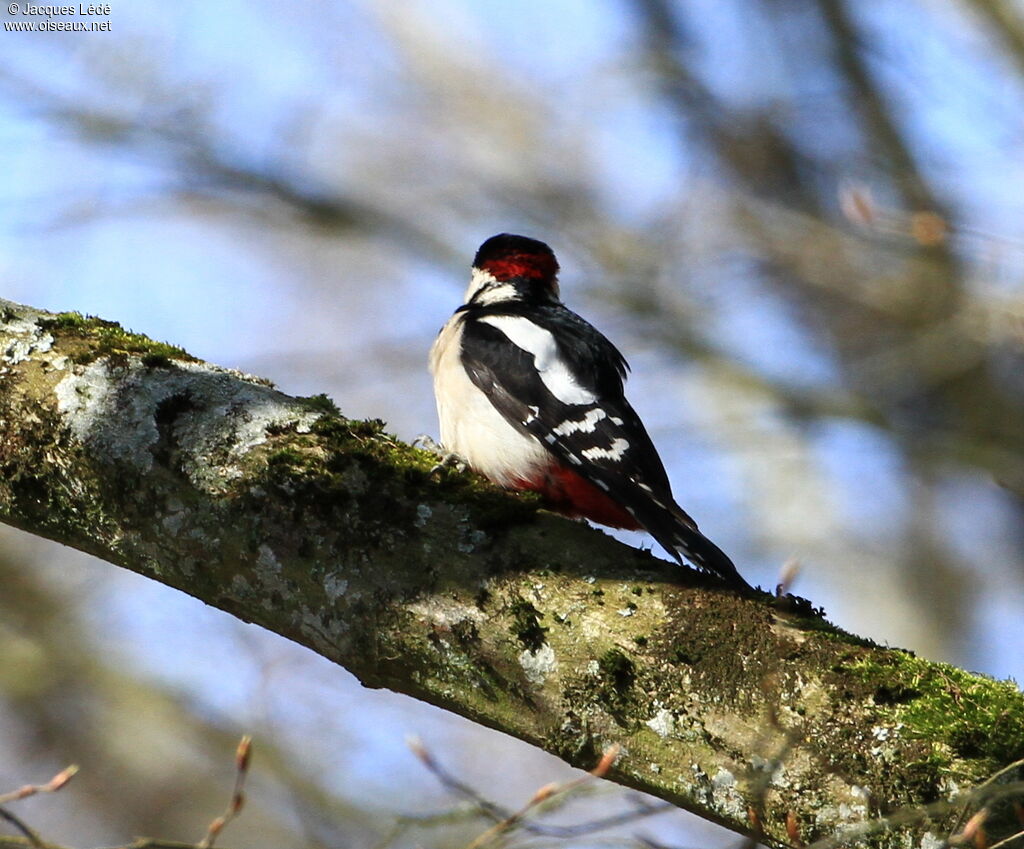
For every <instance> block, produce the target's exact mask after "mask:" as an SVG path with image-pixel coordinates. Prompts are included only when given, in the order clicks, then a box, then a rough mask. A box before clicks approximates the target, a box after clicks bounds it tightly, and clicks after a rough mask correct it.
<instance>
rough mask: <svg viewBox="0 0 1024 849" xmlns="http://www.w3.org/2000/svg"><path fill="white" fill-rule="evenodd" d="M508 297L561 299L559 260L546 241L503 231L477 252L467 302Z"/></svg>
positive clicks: (493, 301)
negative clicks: (559, 297) (559, 296)
mask: <svg viewBox="0 0 1024 849" xmlns="http://www.w3.org/2000/svg"><path fill="white" fill-rule="evenodd" d="M506 300H533V301H548V302H552V301H554V302H557V301H558V260H557V259H555V254H554V251H552V250H551V248H549V247H548V246H547V245H545V244H544V243H543V242H540V241H537V239H530V238H527V237H526V236H514V235H512V234H510V233H502V234H500V235H498V236H491V238H489V239H488V240H487V241H486V242H484V243H483V244H482V245H481V246H480V249H479V250H478V251H477V252H476V256H475V257H474V258H473V277H472V279H471V280H470V283H469V289H468V290H467V291H466V303H470V302H472V303H477V304H490V303H496V302H498V301H506Z"/></svg>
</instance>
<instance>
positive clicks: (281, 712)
mask: <svg viewBox="0 0 1024 849" xmlns="http://www.w3.org/2000/svg"><path fill="white" fill-rule="evenodd" d="M31 20H35V21H36V22H37V23H39V22H41V21H43V20H45V18H42V17H39V16H36V17H35V18H33V17H29V16H25V15H23V14H20V13H12V12H11V9H10V8H8V7H5V9H4V10H0V21H2V22H3V23H9V22H11V21H31ZM55 20H57V19H55ZM60 20H79V21H86V20H89V19H88V18H85V17H82V16H79V15H77V14H76V15H75V16H73V17H71V18H64V19H60ZM95 20H99V21H104V20H106V21H109V22H110V30H111V31H110V32H84V33H83V32H70V33H65V32H12V31H7V30H4V31H0V151H2V153H0V162H2V163H3V168H2V173H3V177H2V179H0V294H2V295H3V296H4V297H7V298H10V299H13V300H15V301H20V302H23V303H29V304H32V305H34V306H37V307H41V308H45V309H49V310H54V311H61V310H80V311H82V312H85V313H90V314H95V315H99V316H102V317H103V318H106V319H112V320H116V321H119V322H121V323H122V324H124V325H125V326H127V327H130V328H131V329H133V330H136V331H139V332H143V333H146V334H148V335H150V336H152V337H154V338H157V339H161V340H166V341H170V342H173V343H175V344H179V345H182V346H184V347H185V348H186V349H187V350H188V351H189V352H191V353H193V354H195V355H196V356H199V357H202V358H204V359H207V360H210V361H212V362H215V363H218V364H221V365H225V366H231V367H234V368H238V369H241V370H243V371H248V372H252V373H255V374H259V375H262V376H265V377H268V378H270V379H272V380H274V381H275V382H276V383H277V384H278V385H279V387H280V388H281V389H282V390H283V391H285V392H288V393H291V394H300V395H308V394H313V393H318V392H327V393H328V394H330V395H331V396H332V397H333V398H334V399H335V400H336V401H337V403H338V405H339V406H340V407H341V409H342V411H343V412H344V413H345V414H346V415H348V416H351V417H379V418H383V419H385V420H386V421H387V422H388V425H389V430H391V431H392V432H394V433H397V434H398V435H399V436H401V437H403V438H405V439H411V438H413V437H415V436H416V435H418V434H421V433H431V434H434V435H436V433H437V425H436V419H435V414H434V409H433V398H432V394H431V388H430V384H429V377H428V376H427V374H426V371H425V357H426V352H427V349H428V347H429V345H430V343H431V341H432V338H433V336H434V334H435V333H436V331H437V329H438V328H439V327H440V326H441V324H442V323H443V322H444V321H445V320H446V318H447V317H448V315H449V314H450V313H451V312H452V310H453V309H454V308H455V307H456V306H458V304H459V303H460V302H461V295H462V292H463V289H464V286H465V283H466V281H467V279H468V267H469V263H470V260H471V258H472V256H473V253H474V251H475V249H476V247H477V246H478V245H479V243H480V242H481V241H483V240H484V239H485V238H486V237H488V236H490V235H492V234H494V233H497V232H501V231H510V232H519V233H523V234H526V235H530V236H534V237H537V238H541V239H543V240H545V241H547V242H548V243H550V244H551V245H552V247H553V248H554V249H555V251H556V252H557V253H558V256H559V258H560V260H561V263H562V266H563V275H562V291H563V296H564V298H565V300H566V302H567V303H568V304H569V305H570V307H572V308H573V309H575V310H577V311H578V312H580V313H582V314H583V315H585V316H586V317H588V318H589V319H591V320H592V321H593V322H594V323H595V324H596V325H597V326H598V327H600V328H601V329H602V330H604V331H605V332H606V334H607V335H609V336H610V337H611V338H612V339H613V340H614V341H615V342H616V343H617V344H618V346H619V347H620V348H621V349H622V350H623V352H624V353H625V354H626V356H627V358H628V359H629V360H630V363H631V364H632V366H633V377H632V379H631V382H630V384H629V386H630V390H631V391H630V397H631V399H632V401H633V403H634V406H635V407H636V408H637V409H638V411H639V412H640V414H641V415H642V416H643V417H644V418H645V420H646V421H647V423H648V427H649V429H650V430H651V433H652V436H653V437H654V440H655V442H656V443H657V445H658V446H659V448H660V450H661V452H662V455H663V458H664V459H665V462H666V465H667V466H668V469H669V472H670V475H671V478H672V480H673V484H674V487H675V490H676V494H677V497H678V499H679V501H680V503H681V504H682V505H683V506H684V507H685V508H686V509H687V510H688V511H689V512H690V513H692V514H693V515H694V516H695V517H696V518H697V520H698V521H699V522H700V524H701V526H702V528H703V529H704V530H705V531H706V532H707V533H708V535H709V536H711V537H712V538H713V539H714V540H716V541H717V542H718V543H719V545H721V546H722V547H723V548H724V549H725V550H726V551H728V552H730V554H731V555H732V557H733V558H734V559H735V561H736V562H737V564H739V565H740V568H741V570H742V571H743V573H744V574H745V575H746V576H747V577H748V578H749V579H750V580H751V582H752V583H760V584H761V585H763V586H773V585H774V584H775V582H776V580H777V578H778V575H779V570H780V568H781V566H782V564H783V563H784V562H786V561H787V560H789V559H791V558H795V559H796V560H798V561H799V563H800V564H801V569H802V570H801V573H800V577H799V580H798V582H797V584H796V586H795V587H794V590H795V591H796V592H798V593H799V594H801V595H803V596H806V597H809V598H811V599H812V600H813V601H814V602H815V603H817V604H821V605H823V606H824V607H825V609H826V611H827V613H828V615H829V618H830V619H831V620H832V621H834V622H836V623H837V624H839V625H841V626H842V627H844V628H846V629H848V630H850V631H853V632H855V633H858V634H861V635H864V636H867V637H871V638H873V639H874V640H877V641H879V642H881V643H888V644H890V645H895V646H902V647H905V648H909V649H912V650H914V651H915V652H918V653H919V654H921V655H922V656H924V657H927V658H930V659H935V660H944V661H949V662H951V663H955V664H958V665H961V666H966V667H967V668H970V669H973V670H976V671H981V672H985V673H987V674H990V675H993V676H996V677H1000V678H1004V677H1011V676H1012V677H1015V678H1016V679H1017V680H1020V679H1021V676H1022V675H1024V651H1022V650H1021V646H1022V645H1024V568H1022V566H1024V522H1022V512H1024V451H1022V448H1024V287H1022V279H1024V214H1022V213H1024V4H1022V3H1020V2H1018V0H872V1H871V2H856V1H855V0H590V1H589V2H583V0H565V2H555V3H552V2H548V1H547V0H546V1H545V2H540V0H518V2H515V3H511V2H495V0H432V2H430V3H427V2H420V0H401V2H399V0H321V2H316V0H314V2H308V3H303V4H291V3H287V4H282V3H271V2H265V0H245V2H240V0H239V1H238V2H236V1H235V0H220V2H217V3H208V2H190V0H179V2H176V3H167V2H159V3H157V2H149V0H132V2H131V3H114V4H112V9H111V12H110V14H109V15H108V16H105V17H100V18H96V19H95ZM628 538H629V539H630V540H631V541H632V542H633V543H634V544H637V545H639V544H644V545H650V544H651V543H650V542H649V541H648V540H646V539H645V538H644V537H642V536H640V535H631V536H628ZM0 657H2V658H4V660H3V662H2V663H0V792H2V791H6V790H8V789H13V788H14V787H17V786H19V785H20V784H22V783H24V782H26V781H45V780H46V779H48V778H49V777H50V776H51V775H52V774H53V773H55V772H56V771H57V770H58V769H59V768H61V767H62V766H64V765H65V764H67V763H69V762H76V763H79V764H80V765H81V767H82V772H81V773H80V774H79V776H78V777H76V779H75V780H74V782H73V783H72V785H71V786H69V787H68V789H67V790H65V791H62V793H61V795H59V796H57V797H37V798H33V799H30V800H26V801H25V802H22V803H19V806H18V808H17V813H18V814H19V815H21V816H23V817H24V818H25V819H26V820H27V821H28V822H29V823H30V824H32V825H33V826H35V827H36V828H38V829H39V830H40V831H41V832H42V833H43V835H44V836H45V837H46V838H47V839H50V840H54V841H64V842H67V843H70V844H73V845H76V846H84V845H94V844H113V843H117V842H123V841H126V840H128V839H129V838H131V837H132V836H133V835H136V834H148V835H158V836H160V837H163V838H167V839H176V840H189V841H193V840H198V839H199V838H200V837H201V836H202V834H203V833H204V831H205V828H206V825H207V824H208V823H209V821H210V820H211V819H212V818H213V817H214V816H215V815H216V814H217V813H218V812H219V811H220V810H221V809H222V808H223V806H224V804H226V802H227V799H228V796H229V793H230V787H231V782H232V780H233V779H232V774H233V772H232V771H233V767H232V752H233V749H234V744H235V741H236V740H237V738H238V737H239V736H240V735H241V734H242V733H243V732H249V733H252V734H254V735H255V737H256V761H255V764H254V767H253V776H252V785H251V796H250V805H249V807H248V808H247V810H246V811H245V813H244V814H243V815H242V817H241V819H240V820H238V821H237V822H236V823H235V824H233V825H232V826H230V829H229V831H228V832H226V833H225V835H224V837H223V838H222V839H221V841H220V842H221V843H222V844H223V845H225V846H228V847H230V846H238V847H242V846H245V847H251V848H252V849H257V847H282V846H297V847H298V846H301V847H340V846H346V847H374V846H381V847H384V846H413V845H420V846H449V845H450V846H458V845H463V844H464V843H465V842H466V841H467V840H468V839H469V838H470V837H472V835H474V834H475V833H478V832H479V831H480V830H482V828H483V826H482V825H481V824H480V823H479V821H476V822H462V823H455V824H452V823H446V824H445V825H443V826H441V827H436V828H427V829H419V830H417V829H412V830H410V831H405V832H402V833H400V834H399V833H396V832H393V831H392V828H393V826H395V824H396V817H397V816H399V815H402V814H407V813H420V814H426V813H431V812H438V811H442V810H445V809H448V808H450V807H451V806H452V804H454V802H455V801H456V800H455V799H454V798H453V797H452V795H451V794H450V793H448V792H447V791H445V790H444V789H443V788H442V787H441V786H440V785H439V783H438V781H437V780H436V778H435V777H434V776H432V775H430V774H429V773H428V772H427V771H426V770H424V769H423V767H422V765H421V764H420V763H419V762H418V761H417V760H416V759H415V758H414V757H413V756H412V754H410V752H409V751H408V749H407V748H406V745H405V738H406V737H407V736H408V735H417V736H419V737H420V738H422V739H423V740H424V742H425V743H426V745H427V746H428V747H429V748H430V749H431V750H432V751H433V752H434V753H435V755H436V756H437V757H438V758H439V759H440V760H442V761H443V762H444V763H445V764H446V765H447V766H448V767H449V768H450V769H452V770H453V771H454V772H456V773H457V774H458V775H460V776H461V777H463V778H464V779H466V780H467V781H468V782H470V783H471V784H472V785H473V786H474V787H476V788H477V789H478V790H479V791H480V792H482V793H484V794H486V795H489V796H491V797H493V798H495V799H497V800H498V801H500V802H502V803H503V804H508V805H512V806H516V805H518V804H520V803H522V802H524V801H526V799H528V798H529V796H530V795H531V794H532V793H533V791H534V790H535V789H536V788H537V787H538V786H540V785H542V784H544V783H546V782H548V781H560V780H564V779H565V778H566V777H567V776H570V775H571V774H572V772H571V771H570V770H568V769H567V768H565V767H564V766H562V765H561V764H560V763H559V762H558V761H556V760H555V759H553V758H550V757H548V756H545V755H543V754H541V753H538V752H536V751H534V750H532V749H531V748H530V747H528V746H525V745H523V744H520V743H518V742H516V741H514V740H511V739H509V738H507V737H505V736H503V735H500V734H497V733H495V732H491V731H486V730H483V729H480V728H477V727H475V726H473V725H472V724H470V723H468V722H465V721H462V720H460V719H458V718H456V717H453V716H449V715H447V714H444V713H442V712H441V711H438V710H435V709H432V708H429V707H427V706H424V705H422V704H419V703H416V702H414V701H412V700H410V699H407V698H404V697H398V696H395V695H392V694H390V693H387V692H374V691H367V690H364V689H362V688H361V687H360V686H359V685H358V684H357V683H356V682H355V681H354V679H353V678H352V677H351V676H349V675H348V674H347V673H346V672H345V671H344V670H341V669H339V668H336V667H333V666H332V665H330V664H328V663H326V662H325V661H322V660H321V659H319V658H317V657H316V656H314V655H312V654H311V653H309V652H306V651H304V650H302V649H299V648H298V647H296V646H294V645H291V644H289V643H286V642H284V641H282V640H281V639H279V638H275V637H273V636H272V635H269V634H266V633H263V632H261V631H259V630H257V629H255V628H252V627H249V626H245V625H242V624H241V623H238V622H236V621H234V620H231V619H230V618H228V617H227V616H226V615H223V614H220V613H218V612H217V611H213V610H211V609H208V608H205V607H203V606H202V605H201V604H199V603H198V602H195V601H193V600H192V599H189V598H184V597H182V596H180V595H178V594H176V593H174V592H172V591H169V590H165V589H164V588H163V587H160V586H157V585H155V584H152V583H149V582H147V581H144V580H142V579H140V578H138V577H137V576H135V575H132V574H129V573H125V572H122V571H119V570H117V569H116V568H115V567H113V566H109V565H107V564H104V563H101V562H99V561H96V560H93V559H91V558H88V557H86V556H84V555H80V554H78V553H76V552H74V551H70V550H68V549H65V548H62V547H60V546H58V545H53V544H49V543H45V542H43V541H40V540H37V539H34V538H31V537H29V536H27V535H25V534H21V533H18V532H15V531H12V530H10V529H7V528H0ZM603 792H605V793H606V794H607V795H606V796H605V797H604V798H602V799H601V801H600V802H599V803H597V804H598V806H599V807H598V808H593V807H591V808H590V809H589V811H588V809H586V808H584V809H582V810H581V811H579V812H575V813H573V812H564V813H563V815H562V820H561V821H563V822H580V821H585V820H587V819H588V817H593V816H594V810H600V811H602V812H604V811H607V810H609V809H610V807H609V806H614V805H628V804H630V802H629V800H628V798H627V797H624V796H623V794H622V791H619V790H617V789H614V788H612V789H610V790H607V791H603ZM591 804H592V805H593V803H591ZM612 834H614V835H619V837H618V838H617V840H618V841H619V842H623V841H627V840H628V839H629V838H630V836H632V835H635V834H645V835H647V836H649V837H652V838H655V839H657V840H659V841H662V842H665V843H668V844H671V845H674V846H707V847H714V846H733V845H736V843H737V839H736V838H735V837H734V836H732V835H730V834H729V833H727V832H724V831H722V830H720V829H716V828H713V827H711V826H710V825H707V824H704V823H702V822H701V821H699V820H697V819H695V818H693V817H689V816H688V815H685V814H682V813H678V812H674V813H671V814H669V815H660V816H659V817H656V818H653V819H649V820H647V821H645V822H642V823H635V824H632V825H630V826H628V827H625V828H622V829H619V830H618V831H615V832H612ZM588 840H589V839H583V838H578V839H575V840H571V841H569V843H570V844H571V845H590V844H591V843H593V840H589V842H588Z"/></svg>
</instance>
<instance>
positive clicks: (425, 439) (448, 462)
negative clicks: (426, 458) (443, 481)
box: [412, 433, 468, 477]
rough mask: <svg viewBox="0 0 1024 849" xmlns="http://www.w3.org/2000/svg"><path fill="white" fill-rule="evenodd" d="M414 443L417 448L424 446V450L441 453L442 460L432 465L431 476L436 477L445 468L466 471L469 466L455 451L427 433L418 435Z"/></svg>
mask: <svg viewBox="0 0 1024 849" xmlns="http://www.w3.org/2000/svg"><path fill="white" fill-rule="evenodd" d="M412 444H413V446H414V447H416V448H422V449H423V450H424V451H433V452H434V453H435V454H440V455H441V462H440V463H436V464H435V465H434V466H432V467H431V469H430V471H429V472H428V473H427V474H429V475H430V476H431V477H434V476H436V475H438V474H440V473H441V472H443V471H444V470H445V469H455V471H457V472H464V471H466V469H467V468H468V466H467V464H466V461H465V460H464V459H463V458H462V457H460V456H459V455H458V454H456V453H455V452H454V451H447V450H445V447H444V446H443V445H441V444H440V443H439V442H435V441H434V439H433V438H432V437H430V436H428V435H427V434H425V433H421V434H420V435H419V436H417V437H416V438H415V439H414V440H413V441H412Z"/></svg>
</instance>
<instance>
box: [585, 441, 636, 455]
mask: <svg viewBox="0 0 1024 849" xmlns="http://www.w3.org/2000/svg"><path fill="white" fill-rule="evenodd" d="M628 450H629V443H628V442H627V441H626V440H625V439H622V438H619V439H616V440H615V441H614V442H613V443H612V444H611V445H609V446H608V447H607V448H588V449H586V450H585V451H580V454H582V455H583V456H584V457H586V458H587V459H588V460H620V459H622V455H623V454H625V453H626V452H627V451H628Z"/></svg>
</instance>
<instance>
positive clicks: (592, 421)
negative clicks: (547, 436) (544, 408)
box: [554, 407, 608, 436]
mask: <svg viewBox="0 0 1024 849" xmlns="http://www.w3.org/2000/svg"><path fill="white" fill-rule="evenodd" d="M607 415H608V414H607V413H606V412H605V411H604V410H602V409H601V408H599V407H597V408H595V409H593V410H591V411H590V412H588V413H587V414H586V415H585V416H584V417H583V418H582V419H580V420H579V421H571V420H569V419H566V420H565V421H564V422H562V423H561V424H560V425H559V426H558V427H556V428H555V429H554V431H555V433H557V434H558V435H559V436H570V435H571V434H574V433H576V432H577V431H579V432H580V433H593V432H594V428H596V427H597V423H598V422H599V421H601V419H603V418H606V417H607Z"/></svg>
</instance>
